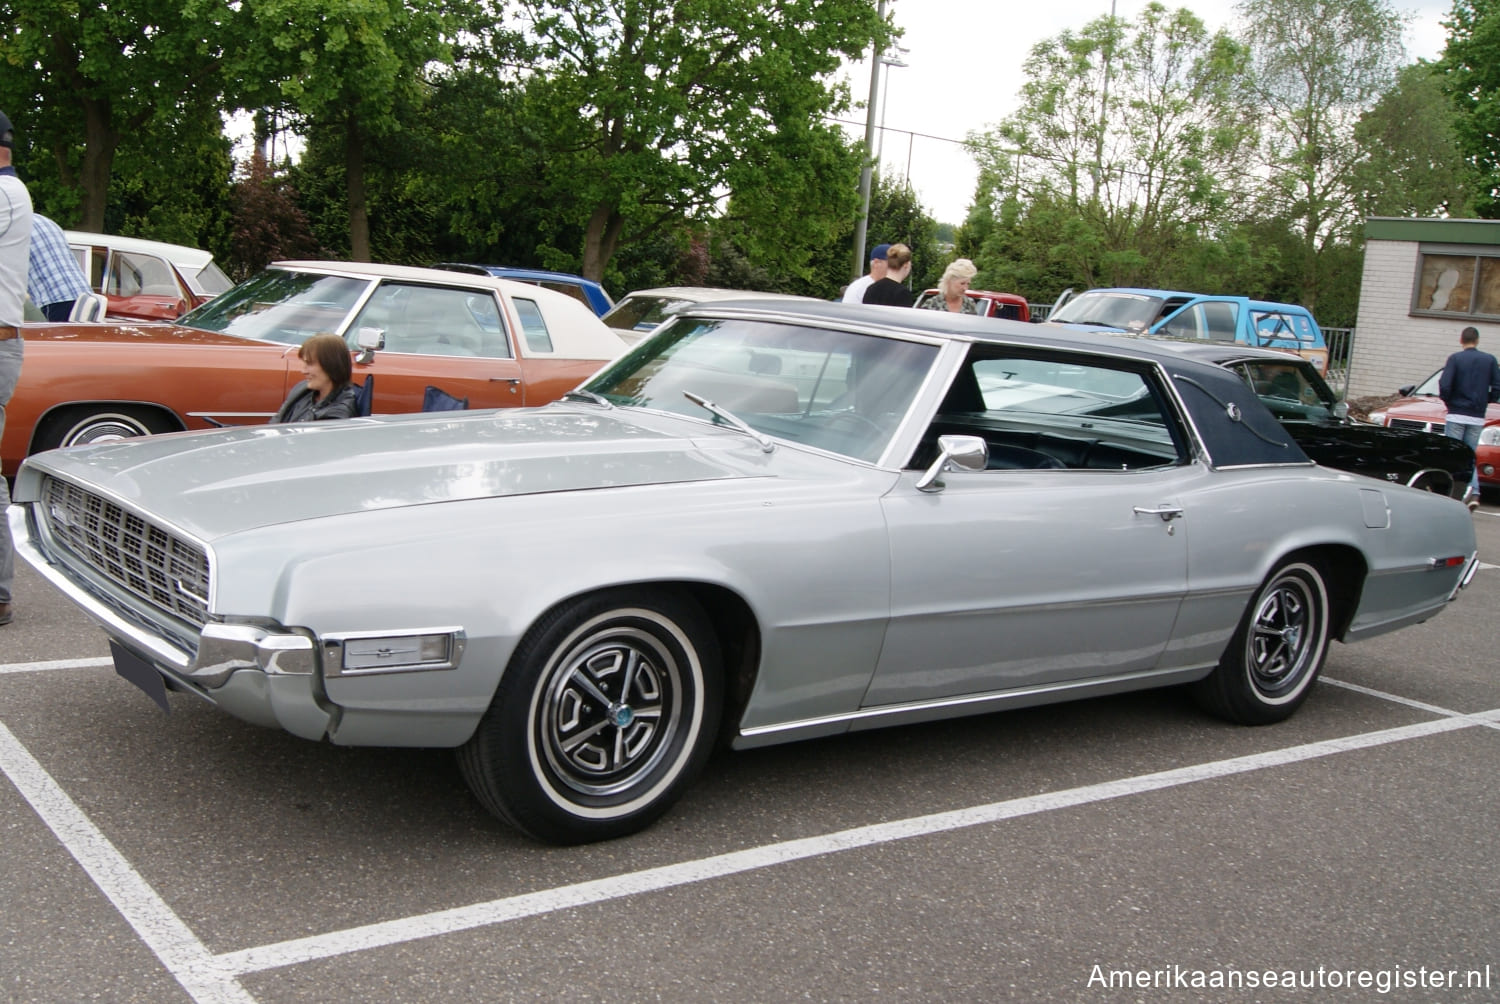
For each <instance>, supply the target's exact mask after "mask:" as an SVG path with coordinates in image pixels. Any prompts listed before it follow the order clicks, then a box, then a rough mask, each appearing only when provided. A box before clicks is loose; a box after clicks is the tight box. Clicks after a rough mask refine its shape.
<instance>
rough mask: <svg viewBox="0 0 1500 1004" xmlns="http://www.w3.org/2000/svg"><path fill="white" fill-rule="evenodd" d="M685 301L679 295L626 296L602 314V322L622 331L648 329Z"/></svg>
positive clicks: (663, 319) (664, 318)
mask: <svg viewBox="0 0 1500 1004" xmlns="http://www.w3.org/2000/svg"><path fill="white" fill-rule="evenodd" d="M687 302H688V301H686V300H684V299H683V298H682V297H680V296H627V297H626V298H625V299H623V300H621V301H620V302H619V303H617V304H615V306H614V309H612V310H610V311H609V312H608V313H607V314H605V315H604V323H605V324H608V325H609V326H610V327H611V328H619V329H620V330H622V331H634V330H638V329H639V330H650V329H651V328H654V327H656V326H657V325H658V324H660V323H661V322H662V321H665V320H666V319H667V317H668V316H669V315H670V314H671V313H672V311H673V310H675V309H676V308H678V307H681V306H682V305H683V304H685V303H687Z"/></svg>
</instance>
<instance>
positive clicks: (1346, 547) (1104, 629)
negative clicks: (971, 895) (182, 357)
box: [10, 300, 1477, 842]
mask: <svg viewBox="0 0 1500 1004" xmlns="http://www.w3.org/2000/svg"><path fill="white" fill-rule="evenodd" d="M15 498H16V500H17V505H16V506H15V507H14V508H13V510H12V512H11V516H10V519H11V523H12V526H13V527H14V529H15V530H16V532H17V537H18V546H19V548H20V550H21V553H22V554H23V555H24V556H25V557H26V558H27V560H29V561H30V562H31V563H32V564H33V565H35V566H36V567H37V568H38V569H39V570H40V571H41V572H42V574H44V575H45V576H46V577H47V578H49V579H50V580H51V581H52V582H53V583H54V584H56V585H57V586H58V587H59V588H60V589H62V590H63V591H64V592H65V593H66V594H67V595H68V596H70V597H71V598H72V599H73V600H74V601H76V602H77V603H78V604H79V605H80V606H82V607H83V608H84V609H85V610H86V611H88V613H90V614H91V615H92V616H93V617H94V618H95V619H97V620H98V621H99V622H100V623H101V624H102V625H103V627H104V629H105V631H106V632H107V633H108V635H109V637H110V639H111V642H112V648H113V651H114V653H115V663H116V668H117V670H118V671H119V673H120V675H122V676H124V677H125V678H127V679H129V680H131V681H132V682H134V683H135V684H137V685H138V686H140V687H141V688H142V689H144V690H145V691H146V692H147V693H148V694H150V695H152V696H153V697H154V698H155V699H156V700H157V701H158V703H160V704H161V705H162V706H163V707H164V708H167V707H170V704H171V701H170V700H169V697H168V691H175V692H179V693H182V694H191V695H194V696H196V697H200V698H203V699H205V700H208V701H211V702H213V703H214V704H216V705H218V706H219V707H220V708H222V709H223V710H225V711H227V712H229V713H230V714H232V715H235V716H237V717H240V718H243V719H245V720H247V721H251V722H255V723H259V724H262V725H267V726H272V727H276V728H281V729H285V730H287V731H289V732H291V733H294V734H295V735H298V736H302V737H305V738H307V739H315V740H327V741H329V742H332V743H339V744H347V745H385V746H442V747H454V748H456V749H457V751H458V762H459V765H460V769H461V771H462V773H463V775H464V777H465V778H466V779H467V781H468V783H469V785H470V786H471V788H472V789H473V791H474V793H475V795H476V796H477V797H478V798H479V800H480V801H481V802H482V803H483V804H484V805H485V806H486V807H487V808H489V809H490V810H492V811H493V812H495V813H496V814H497V815H499V816H500V817H502V818H504V819H505V820H507V821H509V822H510V823H511V824H513V825H515V826H516V827H518V828H520V829H521V830H523V831H525V832H526V833H529V834H532V835H533V836H535V837H537V838H540V839H543V840H549V841H559V842H573V841H588V840H598V839H603V838H609V837H614V836H618V835H621V834H625V833H630V832H632V831H635V830H638V829H640V828H641V827H643V826H645V825H647V824H648V823H649V822H650V821H651V820H653V819H655V818H656V817H658V816H660V815H661V814H662V813H663V812H664V811H666V810H667V808H668V807H669V806H670V805H671V804H672V802H673V801H674V800H675V799H677V798H678V797H679V796H680V795H681V794H682V792H683V790H684V789H685V787H686V786H687V785H688V784H689V783H690V781H691V779H692V778H693V777H694V775H695V773H696V772H697V771H698V770H699V768H701V766H702V765H703V762H704V760H705V759H706V757H707V755H708V753H709V751H710V749H711V747H712V746H713V744H714V743H715V741H716V740H717V739H720V738H722V739H723V740H725V741H727V742H728V743H729V744H731V745H733V746H736V747H750V746H757V745H762V744H768V743H778V742H785V741H788V740H792V739H801V738H805V737H810V736H828V735H833V734H836V733H841V732H845V731H848V730H852V729H867V728H874V727H877V726H886V725H899V724H901V723H907V722H916V721H925V720H930V719H937V718H944V717H948V716H956V715H972V714H980V713H987V712H993V711H997V710H999V709H1003V708H1012V707H1019V706H1023V705H1033V704H1041V703H1045V702H1050V701H1062V700H1067V699H1070V698H1078V697H1087V696H1092V695H1098V694H1109V693H1117V692H1121V691H1127V690H1135V689H1139V688H1145V687H1161V686H1168V685H1178V684H1186V685H1189V686H1190V687H1191V689H1192V691H1193V693H1194V694H1195V695H1197V697H1198V699H1199V700H1200V701H1201V703H1202V704H1203V705H1204V706H1205V707H1206V708H1207V709H1209V710H1210V711H1212V712H1214V713H1216V714H1219V715H1223V716H1226V717H1228V718H1230V719H1232V720H1235V721H1239V722H1244V723H1249V724H1258V723H1269V722H1275V721H1278V720H1280V719H1283V718H1285V717H1287V716H1288V715H1290V714H1291V713H1292V712H1293V711H1294V710H1295V709H1296V707H1297V706H1298V705H1299V704H1300V703H1301V702H1302V701H1303V699H1304V698H1306V697H1307V694H1308V691H1309V688H1311V687H1312V685H1313V682H1314V680H1315V679H1316V678H1317V675H1318V672H1319V670H1320V668H1321V667H1322V664H1323V661H1324V657H1325V655H1326V652H1327V648H1328V645H1329V643H1330V641H1331V640H1332V639H1338V640H1340V641H1354V640H1358V639H1362V638H1367V637H1370V636H1373V635H1378V634H1380V633H1382V632H1385V631H1391V630H1394V629H1396V628H1400V627H1402V626H1403V625H1407V624H1413V623H1416V622H1419V621H1422V620H1425V619H1427V618H1429V617H1431V616H1433V615H1434V614H1436V613H1438V612H1439V611H1440V610H1442V609H1443V606H1444V605H1445V604H1446V603H1448V602H1449V601H1450V600H1452V599H1453V598H1454V597H1455V596H1456V595H1457V593H1458V591H1459V590H1460V589H1461V588H1462V587H1463V586H1464V585H1465V584H1466V583H1467V582H1468V580H1469V578H1470V577H1471V576H1472V575H1473V572H1474V569H1475V567H1476V565H1477V553H1476V549H1475V542H1474V530H1473V525H1472V523H1471V520H1470V516H1469V514H1468V513H1467V511H1466V510H1465V509H1464V507H1463V506H1462V505H1460V504H1459V503H1457V502H1454V501H1453V500H1451V499H1448V498H1445V497H1443V496H1441V495H1435V494H1432V493H1428V492H1422V491H1417V490H1414V489H1408V488H1405V487H1401V486H1397V485H1388V484H1382V483H1380V482H1376V481H1373V480H1370V479H1367V478H1363V477H1360V476H1358V475H1352V474H1345V473H1340V472H1337V471H1332V470H1327V469H1325V468H1321V467H1318V466H1316V465H1314V464H1312V463H1311V462H1310V461H1309V460H1308V459H1307V457H1306V456H1305V455H1304V454H1303V453H1302V451H1301V450H1300V449H1299V448H1298V447H1297V445H1296V443H1295V442H1294V441H1293V440H1292V439H1291V437H1290V436H1288V435H1287V433H1286V431H1285V430H1284V429H1283V428H1282V427H1281V426H1280V425H1279V424H1277V422H1276V421H1275V420H1274V419H1273V418H1272V416H1271V415H1270V414H1269V413H1268V412H1267V411H1266V409H1265V407H1264V406H1263V405H1262V404H1261V403H1260V401H1259V400H1258V399H1257V398H1256V397H1255V395H1254V392H1253V390H1252V388H1250V387H1249V386H1247V385H1246V383H1245V382H1244V381H1243V380H1241V379H1239V378H1238V377H1237V376H1235V375H1234V374H1233V373H1230V372H1228V371H1226V370H1224V369H1221V368H1219V367H1216V366H1211V365H1208V364H1206V363H1199V362H1195V361H1194V360H1191V359H1185V358H1182V357H1181V355H1180V354H1179V353H1174V352H1169V351H1166V350H1164V349H1162V348H1161V347H1159V346H1153V345H1150V344H1128V345H1127V344H1123V343H1121V342H1119V341H1106V340H1104V339H1102V338H1094V337H1091V336H1089V335H1086V334H1079V333H1076V332H1070V333H1067V334H1066V335H1065V336H1061V337H1059V336H1053V335H1047V334H1044V333H1039V331H1038V329H1037V328H1035V327H1032V326H1029V325H1025V324H1018V323H1012V322H1008V321H1000V320H992V319H982V318H970V317H964V316H950V315H947V314H939V313H933V312H929V311H913V310H898V309H894V308H881V307H864V306H843V305H838V304H823V303H817V302H808V303H792V302H790V301H787V302H777V301H764V300H762V301H748V300H747V301H740V302H719V303H708V304H701V305H698V306H695V307H690V308H688V309H686V310H684V311H683V312H681V313H680V314H678V315H676V316H675V317H674V318H673V319H672V320H671V321H670V322H669V323H668V324H667V325H665V326H664V327H663V328H661V329H660V330H658V331H657V332H656V333H655V334H654V335H653V336H652V337H651V338H649V339H647V340H646V341H644V342H642V343H641V344H639V345H637V346H635V347H634V349H633V350H632V351H630V352H629V354H627V355H625V356H623V357H622V358H620V359H618V360H617V361H615V362H614V363H612V364H610V365H609V366H607V367H606V368H605V369H604V370H602V371H601V372H599V373H598V374H597V375H596V376H594V377H593V378H592V379H590V380H589V381H587V382H586V383H585V384H583V385H582V386H581V387H579V388H578V389H577V390H576V391H573V392H572V393H570V394H569V395H567V396H566V397H565V398H564V399H563V400H562V401H560V402H558V403H555V404H552V405H548V406H547V407H544V408H535V409H528V410H507V411H484V412H465V413H444V414H441V415H401V416H386V417H379V418H373V419H354V420H350V421H346V422H321V423H313V424H304V425H296V424H294V425H281V426H265V427H259V428H237V429H228V430H223V431H215V432H202V433H177V434H170V435H161V436H153V437H150V438H146V439H137V440H132V441H129V442H121V443H114V444H98V445H94V446H88V447H81V448H76V449H68V450H60V451H54V452H50V453H45V454H40V455H37V456H34V457H32V458H31V459H30V460H29V461H27V463H26V465H25V466H24V467H23V468H22V470H21V472H20V476H19V479H18V481H17V484H16V490H15Z"/></svg>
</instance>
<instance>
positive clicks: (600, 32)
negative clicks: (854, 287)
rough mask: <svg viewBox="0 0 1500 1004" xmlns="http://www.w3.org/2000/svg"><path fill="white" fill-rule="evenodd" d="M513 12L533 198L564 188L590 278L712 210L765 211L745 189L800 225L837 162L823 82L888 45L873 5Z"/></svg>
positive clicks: (840, 0) (789, 0)
mask: <svg viewBox="0 0 1500 1004" xmlns="http://www.w3.org/2000/svg"><path fill="white" fill-rule="evenodd" d="M515 9H516V12H517V14H518V17H519V19H520V21H521V22H522V23H524V25H525V29H526V32H527V35H528V37H529V39H530V41H531V42H532V43H533V44H534V46H535V59H534V60H532V61H531V66H530V75H529V76H528V77H527V78H526V79H525V80H524V82H523V83H524V89H525V91H526V100H525V101H524V102H523V105H522V107H523V108H524V109H525V110H526V111H527V112H528V113H529V116H528V121H529V122H531V123H532V126H531V128H530V129H528V130H527V134H528V136H530V137H531V138H532V139H534V140H535V142H536V143H537V144H538V146H537V156H538V157H540V158H541V159H542V161H543V163H545V164H546V165H547V172H546V176H545V178H544V179H539V183H538V185H537V186H536V191H537V194H538V195H539V196H540V197H541V198H542V199H544V200H548V199H549V197H550V196H551V195H552V194H553V193H554V191H555V190H556V188H558V187H566V188H567V189H568V192H567V193H566V194H567V198H566V199H564V200H560V201H562V202H563V204H565V205H567V206H568V207H569V211H570V213H571V219H570V222H571V223H572V224H573V225H576V226H579V227H581V229H582V235H583V238H582V255H581V257H582V265H581V269H582V272H583V274H584V275H587V276H589V277H591V278H599V277H600V276H602V275H603V273H604V270H605V268H606V267H607V265H608V264H609V261H610V259H611V257H612V256H613V255H614V253H615V251H616V249H618V248H619V247H620V246H621V244H622V242H626V241H628V242H630V243H632V244H634V243H636V242H638V241H641V240H644V239H648V238H649V237H650V235H652V234H654V233H657V232H659V231H660V230H662V229H663V228H665V229H668V230H675V229H676V228H678V227H679V226H680V224H681V222H682V221H683V220H693V221H706V220H708V219H709V218H711V217H712V216H714V215H715V214H716V213H717V211H718V210H719V208H720V207H721V206H722V205H724V204H725V200H726V197H730V202H731V203H732V202H733V201H734V198H733V197H739V200H740V203H741V206H743V207H745V208H744V209H742V210H740V212H741V213H742V214H743V215H745V216H747V217H748V216H749V215H751V214H752V213H753V214H757V215H758V214H762V213H764V212H765V209H766V207H767V205H768V203H769V201H770V200H769V199H766V198H760V197H757V196H755V195H753V194H752V193H753V191H754V190H770V191H773V192H775V193H776V194H777V195H779V196H781V197H783V198H790V200H791V201H792V203H793V207H794V211H795V210H796V209H798V208H800V209H802V210H806V211H811V210H812V209H813V207H814V206H815V200H812V199H809V198H806V197H805V196H800V197H799V195H798V193H799V192H802V193H805V192H811V191H818V192H822V193H826V192H828V191H830V190H832V189H833V186H828V187H827V188H824V187H822V186H821V184H820V182H819V179H818V177H817V171H818V170H819V169H820V166H821V165H825V164H828V163H830V162H837V161H839V160H840V159H841V157H842V155H841V154H840V153H839V148H840V143H838V142H835V135H834V134H835V127H834V126H832V125H829V124H827V123H826V118H827V117H828V116H830V115H834V114H838V113H840V112H841V111H843V110H844V109H845V108H846V107H847V105H848V94H847V92H846V91H845V90H844V89H842V88H840V87H839V86H837V85H835V84H834V83H832V77H831V75H832V74H833V73H834V72H835V71H836V70H837V69H838V67H839V63H840V59H841V57H847V58H851V59H853V58H858V57H859V56H860V55H862V54H863V53H864V52H865V51H867V50H868V48H869V46H870V44H871V43H872V42H873V41H874V40H875V39H876V38H877V37H881V38H884V37H886V35H887V33H888V26H887V25H886V24H884V23H883V22H881V21H880V19H879V18H878V16H877V15H876V11H875V4H874V3H872V2H871V0H781V2H778V3H775V4H766V3H763V2H760V0H569V2H552V0H517V3H516V5H515ZM773 185H774V186H776V187H775V188H771V187H770V186H773ZM785 208H786V207H784V206H783V207H782V211H781V212H780V213H779V214H778V215H779V216H780V218H781V219H782V220H783V221H785V220H786V219H788V218H789V215H788V214H787V213H786V211H785ZM838 208H840V209H841V208H842V207H838ZM812 222H813V224H814V225H815V226H822V225H824V224H823V221H822V220H819V219H817V218H815V219H814V220H813V221H812Z"/></svg>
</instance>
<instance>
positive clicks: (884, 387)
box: [585, 319, 938, 463]
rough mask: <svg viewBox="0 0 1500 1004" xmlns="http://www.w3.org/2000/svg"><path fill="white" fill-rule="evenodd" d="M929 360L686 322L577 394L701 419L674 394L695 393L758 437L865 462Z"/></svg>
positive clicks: (885, 438)
mask: <svg viewBox="0 0 1500 1004" xmlns="http://www.w3.org/2000/svg"><path fill="white" fill-rule="evenodd" d="M937 354H938V350H937V347H936V346H934V345H925V344H919V343H916V342H907V341H901V340H898V339H894V338H882V337H878V336H874V335H861V334H853V333H851V332H846V331H831V330H828V329H824V328H810V327H798V326H795V325H789V324H774V323H770V322H766V321H745V320H700V319H686V320H679V321H676V322H674V323H673V325H672V326H671V327H670V328H665V329H663V330H661V331H658V332H657V333H656V335H654V336H653V337H651V338H649V339H647V340H646V341H644V342H642V343H641V344H640V345H638V346H637V347H636V348H635V349H634V350H632V351H631V352H630V353H628V354H627V355H625V356H624V357H623V358H622V359H620V360H619V361H618V362H616V363H615V364H614V365H612V366H610V367H609V368H608V369H606V370H605V371H604V372H602V373H600V374H599V375H598V376H596V377H594V379H592V380H590V381H589V382H588V383H587V384H586V385H585V387H586V389H587V390H590V391H593V392H594V393H596V394H599V395H600V396H602V397H604V398H605V399H606V400H608V401H609V402H610V403H611V404H614V405H618V406H623V407H638V408H651V409H654V410H657V411H667V412H672V413H673V414H678V415H689V416H692V417H693V418H696V419H707V418H708V417H709V416H708V414H707V413H706V412H705V411H704V409H703V408H701V407H700V406H699V405H696V404H694V403H692V402H691V401H689V400H688V399H687V398H686V397H685V396H684V395H685V394H686V393H692V394H696V395H698V396H700V397H703V398H706V399H707V400H709V401H711V402H712V403H714V404H716V405H718V406H719V407H721V408H724V409H727V410H728V411H730V412H732V413H733V414H734V415H735V417H737V418H739V419H740V420H741V421H743V422H744V423H745V424H747V425H749V426H750V427H751V428H752V429H754V430H756V431H757V432H760V433H764V434H765V435H767V436H771V437H773V438H775V439H781V440H785V441H788V442H792V443H801V444H803V445H806V446H813V447H817V448H818V449H822V450H828V451H830V452H833V453H839V454H842V455H844V456H848V457H853V458H854V459H856V460H863V461H866V462H870V463H873V462H875V461H876V460H878V459H879V458H880V456H881V455H882V454H883V453H884V452H885V449H886V447H887V446H888V445H889V443H890V441H891V437H892V436H894V435H895V433H896V429H897V427H898V426H899V425H900V424H901V420H902V419H903V418H905V417H906V413H907V411H908V410H909V409H910V408H911V404H912V401H913V400H914V399H915V398H916V395H917V391H918V389H919V388H920V387H921V386H922V382H923V381H924V380H925V379H926V377H927V374H928V372H929V371H930V370H931V368H932V365H933V362H934V361H935V360H936V359H937ZM712 420H713V421H715V422H716V423H718V424H722V422H721V420H719V419H712Z"/></svg>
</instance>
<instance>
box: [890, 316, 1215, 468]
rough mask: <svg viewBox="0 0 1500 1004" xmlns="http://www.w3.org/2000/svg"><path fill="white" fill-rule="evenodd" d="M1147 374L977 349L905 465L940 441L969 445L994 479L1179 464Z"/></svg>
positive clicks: (1069, 358)
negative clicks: (966, 439)
mask: <svg viewBox="0 0 1500 1004" xmlns="http://www.w3.org/2000/svg"><path fill="white" fill-rule="evenodd" d="M1171 415H1172V412H1171V409H1170V408H1169V406H1168V405H1167V404H1166V401H1165V398H1164V396H1163V395H1162V393H1161V391H1160V390H1159V388H1158V385H1157V383H1156V382H1155V380H1154V379H1153V378H1152V377H1151V375H1150V373H1149V371H1148V370H1147V369H1144V368H1141V367H1135V366H1131V365H1130V364H1125V363H1114V362H1110V361H1105V360H1099V359H1093V358H1090V357H1083V356H1074V355H1066V356H1064V355H1052V354H1048V353H1045V352H1026V351H1020V350H1003V349H998V348H993V347H987V346H976V347H975V348H974V349H973V350H971V352H970V358H969V360H968V361H967V362H966V363H965V365H964V368H963V369H962V370H960V372H959V374H958V376H957V378H956V379H955V380H954V382H953V385H952V386H951V387H950V388H949V391H948V394H947V396H946V397H945V398H944V400H943V404H942V406H941V407H940V408H939V411H938V414H937V416H936V418H935V419H934V420H933V422H932V425H931V426H930V427H929V428H928V430H927V432H926V434H925V435H924V436H923V440H922V444H921V446H920V447H919V448H918V449H917V452H916V454H915V455H914V456H913V458H912V462H911V464H910V465H909V466H912V467H915V468H925V467H926V466H927V465H929V464H931V463H932V461H933V459H935V458H936V456H937V449H938V447H937V440H938V437H940V436H945V435H965V436H978V437H980V438H982V439H983V440H984V441H985V444H986V446H987V447H988V448H989V461H988V466H989V467H990V468H991V469H997V470H1111V471H1119V470H1127V471H1128V470H1145V469H1150V468H1156V467H1164V466H1170V465H1173V464H1178V463H1182V462H1184V459H1185V457H1186V455H1187V452H1186V447H1185V445H1184V443H1183V441H1182V438H1181V434H1180V430H1179V429H1178V427H1177V423H1176V422H1175V421H1173V419H1172V417H1171Z"/></svg>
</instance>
